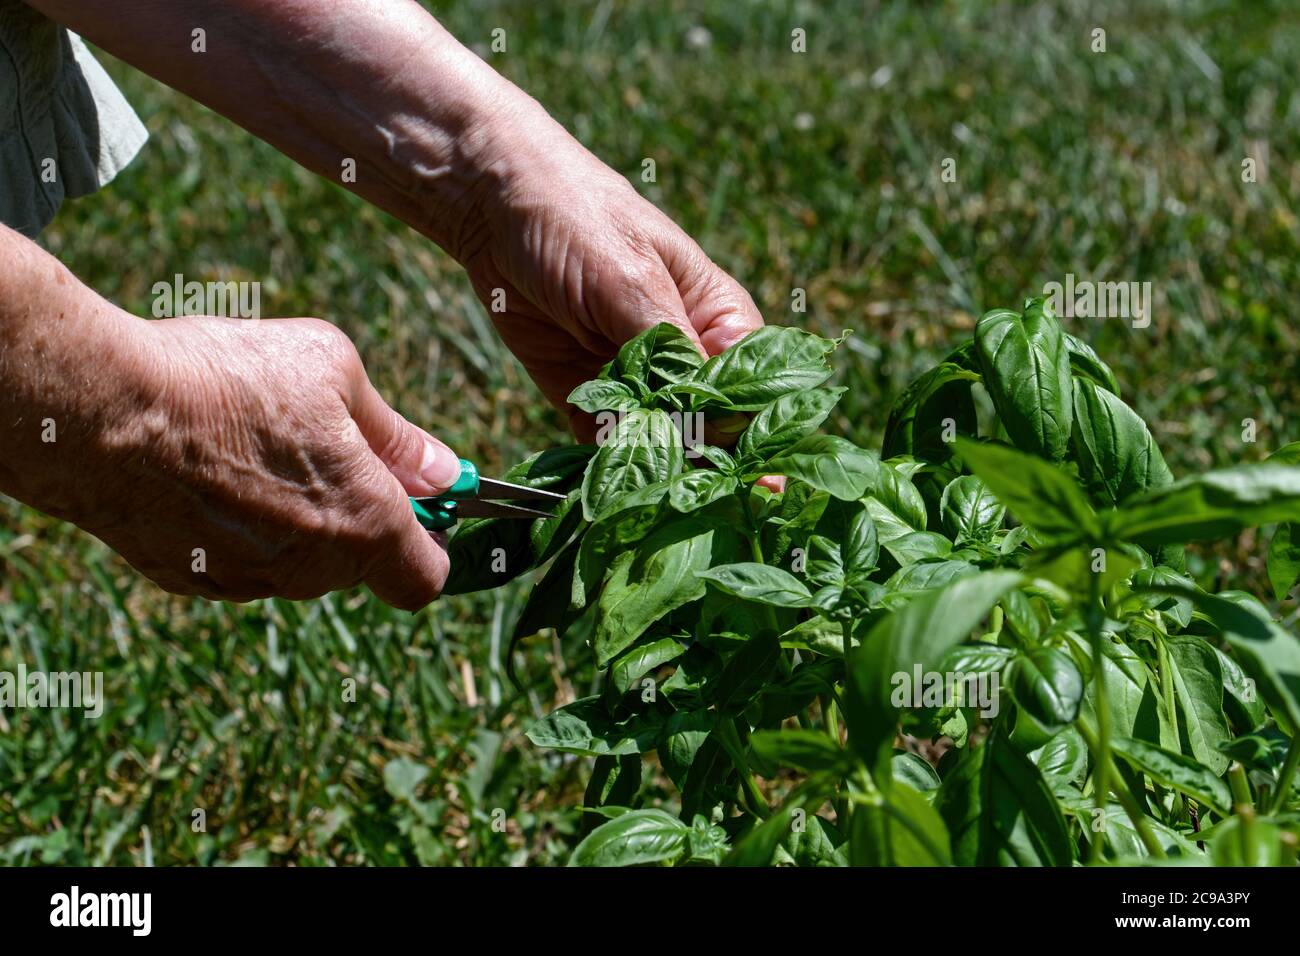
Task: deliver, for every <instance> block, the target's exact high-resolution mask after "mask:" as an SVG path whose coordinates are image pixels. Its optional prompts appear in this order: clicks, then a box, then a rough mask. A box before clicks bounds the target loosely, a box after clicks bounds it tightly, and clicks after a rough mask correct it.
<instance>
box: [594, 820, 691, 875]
mask: <svg viewBox="0 0 1300 956" xmlns="http://www.w3.org/2000/svg"><path fill="white" fill-rule="evenodd" d="M690 832H691V828H690V827H688V826H687V825H686V824H685V823H683V822H682V821H681V820H678V819H677V818H676V817H675V816H673V815H672V814H671V813H667V812H665V811H663V810H654V809H644V810H630V811H628V812H627V813H624V814H620V815H619V816H617V817H615V818H614V819H612V820H608V821H606V822H605V823H602V824H601V825H600V826H598V827H596V829H594V830H592V831H591V833H589V834H587V837H586V839H584V840H583V841H582V842H581V843H579V844H578V845H577V847H576V848H575V849H574V851H573V856H572V857H570V859H569V866H602V867H604V866H644V865H646V864H649V863H673V862H676V861H677V860H678V859H680V858H681V857H683V856H685V855H686V852H687V839H688V836H689V834H690Z"/></svg>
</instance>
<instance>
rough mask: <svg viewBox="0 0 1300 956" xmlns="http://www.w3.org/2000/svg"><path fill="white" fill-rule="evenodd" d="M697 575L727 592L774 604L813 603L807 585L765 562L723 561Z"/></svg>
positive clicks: (761, 602) (786, 605) (798, 605)
mask: <svg viewBox="0 0 1300 956" xmlns="http://www.w3.org/2000/svg"><path fill="white" fill-rule="evenodd" d="M699 577H700V579H701V580H703V581H708V582H710V583H711V584H713V585H714V586H715V587H717V588H719V589H721V590H722V591H725V592H726V593H727V594H731V595H734V596H735V597H738V598H744V599H745V600H746V601H757V602H759V603H760V604H770V605H772V606H773V607H808V606H809V605H810V604H811V602H812V594H811V593H810V592H809V590H808V586H807V585H805V584H804V583H803V582H802V581H800V580H799V579H798V578H796V577H795V576H794V575H793V574H791V573H790V572H789V571H783V570H781V569H780V568H774V567H772V566H771V565H767V564H757V563H755V562H752V561H745V562H741V563H739V564H724V565H722V566H721V567H717V568H708V569H706V570H703V571H701V572H700V573H699Z"/></svg>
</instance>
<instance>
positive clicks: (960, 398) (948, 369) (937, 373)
mask: <svg viewBox="0 0 1300 956" xmlns="http://www.w3.org/2000/svg"><path fill="white" fill-rule="evenodd" d="M979 380H980V376H979V373H978V372H973V371H971V370H969V369H967V368H963V367H962V366H961V365H958V364H956V363H953V362H942V363H940V364H939V365H937V366H935V367H934V368H932V369H930V370H929V371H928V372H924V373H922V374H921V375H920V376H919V377H918V378H916V379H914V380H913V381H912V383H911V384H910V385H908V386H907V388H906V389H904V390H903V394H901V395H900V396H899V397H898V399H897V400H896V401H895V402H894V404H893V406H892V407H891V408H890V410H889V420H888V421H887V422H886V423H885V440H884V443H883V444H882V446H881V449H882V452H881V453H882V454H883V455H884V457H886V458H893V457H894V456H895V455H905V454H911V453H913V452H914V451H918V452H920V453H922V454H923V455H924V456H925V457H927V458H931V457H933V453H934V452H936V451H942V450H943V447H942V446H943V440H942V431H943V427H942V424H943V419H944V418H945V417H950V418H952V420H953V424H954V426H955V427H954V431H956V432H958V433H960V434H966V435H973V434H975V431H976V427H977V423H976V422H975V421H974V411H975V409H974V404H973V403H972V402H971V398H970V385H971V382H978V381H979ZM936 426H938V428H937V430H938V431H939V432H940V434H939V436H935V434H934V432H935V431H936ZM918 427H919V429H920V431H919V432H918ZM942 457H944V458H946V457H947V455H946V454H944V455H943V456H942Z"/></svg>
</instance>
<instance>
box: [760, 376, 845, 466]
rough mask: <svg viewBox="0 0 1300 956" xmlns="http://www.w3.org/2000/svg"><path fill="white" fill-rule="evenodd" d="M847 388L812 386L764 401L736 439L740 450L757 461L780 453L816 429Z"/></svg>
mask: <svg viewBox="0 0 1300 956" xmlns="http://www.w3.org/2000/svg"><path fill="white" fill-rule="evenodd" d="M844 392H845V389H843V388H810V389H805V390H804V391H802V392H791V393H790V394H788V395H782V396H781V397H780V398H778V399H776V401H774V402H772V403H771V404H769V405H764V406H763V408H762V410H761V411H760V412H759V413H758V414H757V415H755V416H754V420H753V421H751V422H750V423H749V427H748V428H746V429H745V432H744V434H743V435H741V436H740V441H739V442H737V443H736V452H737V454H739V455H740V456H741V457H742V458H746V459H749V460H751V461H755V462H766V461H768V460H769V459H771V458H773V457H775V456H777V455H779V454H780V453H781V452H783V451H785V450H787V449H788V448H790V447H791V446H792V445H794V444H795V443H796V442H798V441H799V439H801V438H803V437H804V436H806V435H809V434H811V433H812V432H815V431H816V430H817V429H818V427H819V426H820V425H821V423H822V422H824V421H825V420H826V416H828V415H829V414H830V413H831V409H833V408H834V407H835V403H836V402H838V401H839V400H840V396H842V395H843V394H844Z"/></svg>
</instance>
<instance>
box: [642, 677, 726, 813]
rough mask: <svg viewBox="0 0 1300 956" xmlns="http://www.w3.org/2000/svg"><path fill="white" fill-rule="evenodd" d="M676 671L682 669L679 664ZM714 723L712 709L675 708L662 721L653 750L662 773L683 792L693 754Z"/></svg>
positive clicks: (714, 718)
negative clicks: (663, 721)
mask: <svg viewBox="0 0 1300 956" xmlns="http://www.w3.org/2000/svg"><path fill="white" fill-rule="evenodd" d="M678 673H681V668H680V666H679V667H678ZM665 690H667V687H666V686H665ZM717 723H718V717H717V715H716V714H715V713H713V712H712V711H708V710H692V711H678V712H676V713H674V714H673V715H672V716H670V717H669V718H668V721H667V722H666V723H665V724H664V729H663V736H662V737H661V738H660V739H659V743H658V744H657V745H656V747H655V750H656V752H657V753H658V754H659V763H660V765H661V766H662V767H663V768H664V773H666V774H668V777H669V779H670V780H672V782H673V785H674V786H675V787H677V789H678V790H681V791H683V792H685V790H686V777H687V774H688V773H690V770H691V765H692V764H693V763H694V762H695V755H696V754H697V753H698V752H699V750H700V747H701V746H702V745H703V744H704V741H705V740H706V739H707V738H708V736H709V734H710V733H711V732H712V731H713V728H714V727H716V726H717Z"/></svg>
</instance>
